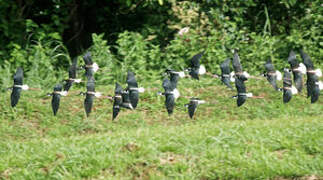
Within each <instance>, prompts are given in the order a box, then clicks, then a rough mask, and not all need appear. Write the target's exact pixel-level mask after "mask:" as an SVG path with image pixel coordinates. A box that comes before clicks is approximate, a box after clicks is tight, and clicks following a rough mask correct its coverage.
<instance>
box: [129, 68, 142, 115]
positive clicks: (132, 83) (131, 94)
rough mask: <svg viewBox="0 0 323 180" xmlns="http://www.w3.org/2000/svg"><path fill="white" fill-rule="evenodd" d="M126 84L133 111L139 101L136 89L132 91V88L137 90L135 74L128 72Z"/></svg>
mask: <svg viewBox="0 0 323 180" xmlns="http://www.w3.org/2000/svg"><path fill="white" fill-rule="evenodd" d="M127 84H128V89H129V98H130V102H131V105H132V107H133V108H134V109H135V108H136V107H137V104H138V101H139V92H138V90H137V89H132V88H138V83H137V81H136V77H135V74H134V73H133V72H132V71H128V74H127Z"/></svg>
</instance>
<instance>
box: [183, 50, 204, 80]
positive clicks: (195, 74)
mask: <svg viewBox="0 0 323 180" xmlns="http://www.w3.org/2000/svg"><path fill="white" fill-rule="evenodd" d="M203 54H204V51H203V52H201V53H198V54H196V55H195V56H193V57H192V59H191V60H190V67H189V68H188V69H187V71H188V72H189V75H191V77H192V78H193V79H197V80H199V75H202V74H205V73H206V69H205V67H204V66H203V65H201V64H200V59H201V57H202V56H203Z"/></svg>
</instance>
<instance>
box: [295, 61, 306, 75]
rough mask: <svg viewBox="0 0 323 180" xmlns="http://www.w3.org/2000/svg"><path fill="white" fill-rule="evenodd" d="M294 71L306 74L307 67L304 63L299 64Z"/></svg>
mask: <svg viewBox="0 0 323 180" xmlns="http://www.w3.org/2000/svg"><path fill="white" fill-rule="evenodd" d="M294 71H299V72H300V73H302V74H306V66H305V65H304V64H303V63H299V67H298V68H296V69H294Z"/></svg>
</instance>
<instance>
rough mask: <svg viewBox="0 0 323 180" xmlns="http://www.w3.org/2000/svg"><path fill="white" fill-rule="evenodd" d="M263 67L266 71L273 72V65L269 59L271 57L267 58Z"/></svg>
mask: <svg viewBox="0 0 323 180" xmlns="http://www.w3.org/2000/svg"><path fill="white" fill-rule="evenodd" d="M264 66H265V69H266V72H267V73H274V72H275V67H274V65H273V63H272V61H271V58H269V59H268V60H267V61H266V63H265V65H264Z"/></svg>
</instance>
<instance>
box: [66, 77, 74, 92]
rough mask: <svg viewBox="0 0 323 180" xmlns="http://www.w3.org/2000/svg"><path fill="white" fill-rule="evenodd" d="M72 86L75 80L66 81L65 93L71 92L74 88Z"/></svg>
mask: <svg viewBox="0 0 323 180" xmlns="http://www.w3.org/2000/svg"><path fill="white" fill-rule="evenodd" d="M72 84H73V80H69V79H67V80H65V83H64V91H69V90H70V88H71V87H72Z"/></svg>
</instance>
